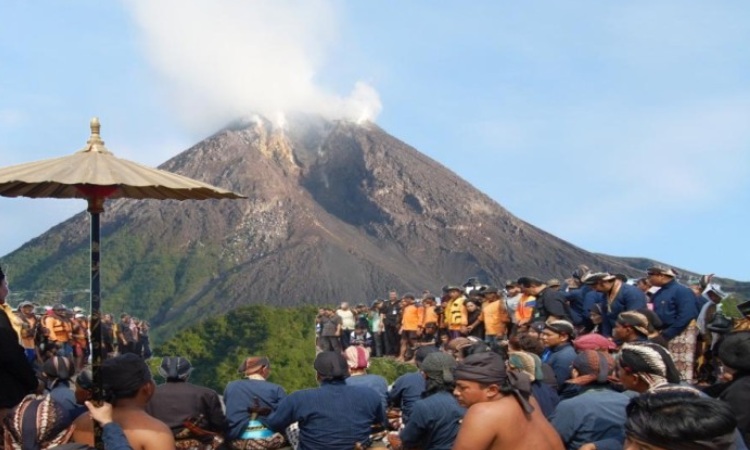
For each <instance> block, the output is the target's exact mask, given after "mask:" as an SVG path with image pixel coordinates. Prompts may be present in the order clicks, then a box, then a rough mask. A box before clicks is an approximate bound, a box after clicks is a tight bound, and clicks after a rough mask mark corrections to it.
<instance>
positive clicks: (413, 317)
mask: <svg viewBox="0 0 750 450" xmlns="http://www.w3.org/2000/svg"><path fill="white" fill-rule="evenodd" d="M401 314H402V316H401V329H402V330H405V331H417V330H418V329H419V328H420V327H422V320H423V317H424V309H422V308H421V307H419V306H417V305H414V304H411V305H407V306H406V308H404V309H402V310H401Z"/></svg>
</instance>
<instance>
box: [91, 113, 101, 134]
mask: <svg viewBox="0 0 750 450" xmlns="http://www.w3.org/2000/svg"><path fill="white" fill-rule="evenodd" d="M90 124H91V134H92V135H94V134H96V135H98V134H99V130H101V128H102V124H101V123H99V118H98V117H92V118H91V122H90Z"/></svg>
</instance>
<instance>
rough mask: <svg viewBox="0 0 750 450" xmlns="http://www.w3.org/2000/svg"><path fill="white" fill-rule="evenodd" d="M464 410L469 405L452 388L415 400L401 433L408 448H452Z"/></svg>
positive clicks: (444, 449)
mask: <svg viewBox="0 0 750 450" xmlns="http://www.w3.org/2000/svg"><path fill="white" fill-rule="evenodd" d="M464 414H466V409H464V408H462V407H461V406H460V405H459V404H458V402H457V401H456V398H455V397H453V395H452V394H451V393H450V392H437V393H435V394H432V395H430V396H428V397H425V398H423V399H421V400H419V401H418V402H416V403H415V404H414V408H413V409H412V412H411V416H410V417H409V423H407V424H406V426H405V427H404V429H403V430H401V432H400V433H399V437H400V438H401V442H402V443H403V446H404V447H405V448H414V447H418V448H425V449H430V450H450V449H451V447H453V441H455V440H456V436H457V435H458V429H459V428H460V426H461V419H463V417H464Z"/></svg>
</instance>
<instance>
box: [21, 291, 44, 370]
mask: <svg viewBox="0 0 750 450" xmlns="http://www.w3.org/2000/svg"><path fill="white" fill-rule="evenodd" d="M17 310H18V311H17V312H16V316H17V317H18V320H20V321H21V346H22V347H23V350H24V352H25V353H26V359H28V360H29V363H31V364H33V363H34V361H39V363H41V362H42V361H41V358H40V357H39V353H38V352H37V348H36V336H37V332H38V331H39V319H37V317H36V314H34V304H33V303H31V302H21V303H20V304H19V305H18V308H17Z"/></svg>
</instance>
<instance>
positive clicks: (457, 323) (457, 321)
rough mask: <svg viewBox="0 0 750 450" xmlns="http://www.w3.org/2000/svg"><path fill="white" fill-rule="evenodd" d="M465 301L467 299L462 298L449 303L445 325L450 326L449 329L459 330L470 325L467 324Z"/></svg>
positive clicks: (446, 309)
mask: <svg viewBox="0 0 750 450" xmlns="http://www.w3.org/2000/svg"><path fill="white" fill-rule="evenodd" d="M465 301H466V297H464V296H461V297H458V298H457V299H455V300H453V301H452V302H450V303H448V306H447V307H446V308H445V323H446V324H448V329H450V330H459V329H461V327H465V326H466V325H468V323H467V322H466V321H467V318H466V306H465V305H464V302H465Z"/></svg>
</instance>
